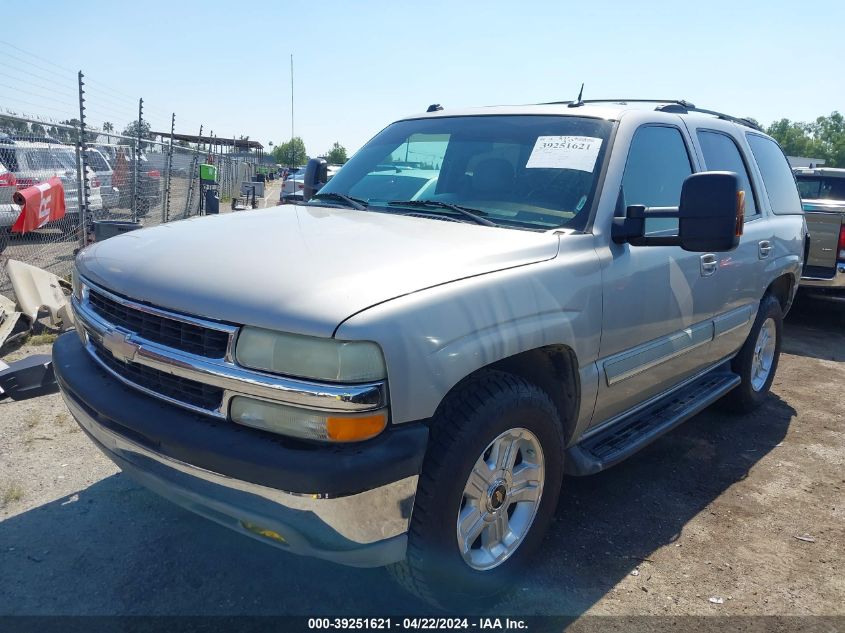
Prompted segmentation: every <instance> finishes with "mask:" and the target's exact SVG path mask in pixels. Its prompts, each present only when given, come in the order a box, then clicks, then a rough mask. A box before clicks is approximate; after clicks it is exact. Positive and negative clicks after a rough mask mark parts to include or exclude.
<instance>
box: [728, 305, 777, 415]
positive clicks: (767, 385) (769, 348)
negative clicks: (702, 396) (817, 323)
mask: <svg viewBox="0 0 845 633" xmlns="http://www.w3.org/2000/svg"><path fill="white" fill-rule="evenodd" d="M782 338H783V310H782V309H781V307H780V302H779V301H778V300H777V299H776V298H775V297H773V296H771V295H766V296H765V297H763V299H762V301H760V309H759V310H758V311H757V318H756V319H755V320H754V325H753V326H752V328H751V332H749V334H748V338H747V339H746V340H745V344H744V345H743V346H742V348H741V349H740V351H739V354H737V355H736V357H735V358H734V359H733V361H731V368H732V369H733V371H734V372H735V373H736V374H738V375H739V377H740V379H741V382H740V384H739V385H738V386H737V387H736V388H735V389H734V390H733V391H731V392H730V393H729V394H728V395H727V396H725V403H726V404H727V405H728V407H729V408H730V409H732V410H733V411H735V412H737V413H750V412H751V411H753V410H754V409H756V408H757V407H759V406H760V405H761V404H762V403H763V401H764V400H765V399H766V396H767V395H768V393H769V390H770V389H771V386H772V381H773V380H774V379H775V372H776V371H777V368H778V360H779V359H780V347H781V340H782Z"/></svg>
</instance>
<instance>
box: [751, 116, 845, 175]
mask: <svg viewBox="0 0 845 633" xmlns="http://www.w3.org/2000/svg"><path fill="white" fill-rule="evenodd" d="M766 132H767V133H768V134H769V135H770V136H772V137H773V138H774V139H775V140H776V141H777V142H778V143H780V145H781V147H782V148H783V151H784V152H786V154H787V155H788V156H807V157H809V158H821V159H824V160H825V161H826V162H825V166H826V167H845V117H843V116H842V115H841V114H840V113H839V112H833V113H832V114H831V115H830V116H820V117H819V118H817V119H816V120H815V121H813V122H811V123H801V122H798V121H790V120H789V119H781V120H780V121H775V122H774V123H772V124H771V125H770V126H769V127H768V129H767V130H766Z"/></svg>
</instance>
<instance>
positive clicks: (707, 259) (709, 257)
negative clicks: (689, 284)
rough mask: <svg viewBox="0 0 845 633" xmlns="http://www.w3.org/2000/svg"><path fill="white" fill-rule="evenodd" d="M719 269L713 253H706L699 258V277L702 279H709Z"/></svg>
mask: <svg viewBox="0 0 845 633" xmlns="http://www.w3.org/2000/svg"><path fill="white" fill-rule="evenodd" d="M718 267H719V261H718V260H717V259H716V256H715V255H714V254H713V253H707V254H706V255H702V256H701V276H702V277H709V276H710V275H712V274H713V273H715V272H716V270H717V269H718Z"/></svg>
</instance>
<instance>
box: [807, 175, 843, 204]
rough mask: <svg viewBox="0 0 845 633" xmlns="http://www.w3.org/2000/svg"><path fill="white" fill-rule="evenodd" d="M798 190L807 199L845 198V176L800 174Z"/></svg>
mask: <svg viewBox="0 0 845 633" xmlns="http://www.w3.org/2000/svg"><path fill="white" fill-rule="evenodd" d="M796 179H797V180H798V192H799V193H800V194H801V197H802V198H803V199H805V200H845V178H820V177H817V176H816V177H807V176H798V177H797V178H796Z"/></svg>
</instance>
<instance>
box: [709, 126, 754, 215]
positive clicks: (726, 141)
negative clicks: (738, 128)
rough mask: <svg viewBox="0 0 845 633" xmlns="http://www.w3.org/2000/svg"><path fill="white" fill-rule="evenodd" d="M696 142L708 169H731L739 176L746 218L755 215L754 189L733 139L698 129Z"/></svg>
mask: <svg viewBox="0 0 845 633" xmlns="http://www.w3.org/2000/svg"><path fill="white" fill-rule="evenodd" d="M698 142H699V143H700V144H701V151H702V153H703V154H704V164H705V165H706V166H707V169H708V171H732V172H734V173H735V174H736V175H737V176H738V177H739V186H740V188H741V189H742V190H743V191H745V217H746V219H749V218H751V217H753V216H755V215H757V214H758V213H759V212H760V211H759V209H757V201H756V197H755V195H754V189H753V187H752V186H751V179H750V178H749V177H748V168H747V167H746V166H745V161H744V160H742V155H741V154H740V153H739V148H738V147H737V145H736V143H735V142H734V140H733V139H732V138H731V137H730V136H728V135H727V134H723V133H721V132H710V131H707V130H699V132H698Z"/></svg>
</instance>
